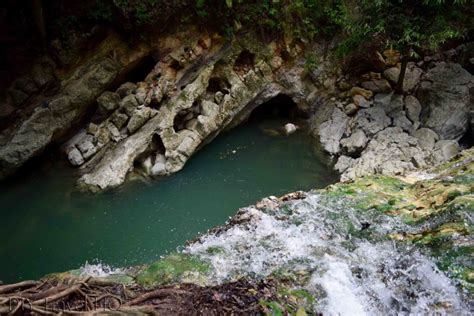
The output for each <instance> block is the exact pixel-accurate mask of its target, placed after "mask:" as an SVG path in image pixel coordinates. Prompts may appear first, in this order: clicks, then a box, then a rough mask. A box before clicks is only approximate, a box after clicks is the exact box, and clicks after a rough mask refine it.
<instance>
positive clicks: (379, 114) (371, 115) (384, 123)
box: [354, 107, 392, 137]
mask: <svg viewBox="0 0 474 316" xmlns="http://www.w3.org/2000/svg"><path fill="white" fill-rule="evenodd" d="M354 120H355V128H357V129H361V130H362V131H364V133H365V134H366V136H368V137H371V136H374V135H375V134H377V133H378V132H380V131H382V130H383V129H385V128H386V127H388V126H389V125H390V124H391V123H392V120H391V119H390V118H389V117H388V116H387V115H386V114H385V111H384V110H383V108H381V107H371V108H368V109H362V110H360V111H359V112H358V113H357V115H356V116H355V119H354Z"/></svg>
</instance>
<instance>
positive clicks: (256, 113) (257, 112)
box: [249, 94, 300, 121]
mask: <svg viewBox="0 0 474 316" xmlns="http://www.w3.org/2000/svg"><path fill="white" fill-rule="evenodd" d="M299 117H300V115H299V111H298V106H297V105H296V103H295V102H294V101H293V99H292V98H290V97H289V96H287V95H285V94H278V95H277V96H275V97H273V98H272V99H270V100H268V101H267V102H265V103H263V104H261V105H259V106H258V107H257V108H255V109H254V110H253V111H252V113H251V114H250V117H249V121H262V120H264V119H268V118H288V119H296V118H299Z"/></svg>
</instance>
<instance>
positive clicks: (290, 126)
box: [284, 123, 298, 135]
mask: <svg viewBox="0 0 474 316" xmlns="http://www.w3.org/2000/svg"><path fill="white" fill-rule="evenodd" d="M297 129H298V127H297V126H296V125H295V124H292V123H287V124H285V126H284V130H285V134H286V135H290V134H293V133H294V132H296V130H297Z"/></svg>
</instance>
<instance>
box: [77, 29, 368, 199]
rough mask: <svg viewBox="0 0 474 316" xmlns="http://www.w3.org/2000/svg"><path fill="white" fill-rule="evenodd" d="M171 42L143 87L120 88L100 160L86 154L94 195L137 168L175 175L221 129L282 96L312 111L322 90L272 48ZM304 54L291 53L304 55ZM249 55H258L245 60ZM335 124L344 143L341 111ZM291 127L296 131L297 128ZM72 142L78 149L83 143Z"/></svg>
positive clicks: (87, 181)
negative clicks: (317, 91) (277, 57)
mask: <svg viewBox="0 0 474 316" xmlns="http://www.w3.org/2000/svg"><path fill="white" fill-rule="evenodd" d="M203 37H204V38H203ZM163 42H166V41H163ZM169 43H172V44H170V45H171V46H170V47H168V48H167V49H166V50H163V51H169V52H170V53H169V54H168V55H165V56H164V57H162V58H161V59H160V60H159V61H158V62H157V64H156V65H155V67H153V69H151V70H150V73H149V74H148V75H147V76H146V77H145V79H144V80H143V81H142V82H139V83H137V84H133V83H126V84H124V85H122V86H121V87H120V88H119V89H118V90H117V91H116V93H117V94H118V95H119V96H120V98H121V100H120V101H119V107H118V108H115V109H114V110H113V112H112V113H111V114H110V116H109V117H107V118H106V119H105V120H104V121H103V122H102V123H100V124H99V126H98V129H99V130H102V129H105V130H107V131H108V132H109V133H108V136H109V138H108V141H106V142H105V143H102V142H100V141H99V140H98V133H97V134H94V135H93V137H94V141H96V143H97V144H98V145H97V146H96V147H97V148H98V152H99V151H100V155H98V154H97V155H94V156H93V157H90V158H86V157H84V162H82V165H81V170H82V171H83V175H82V176H81V178H80V179H79V185H80V186H81V187H83V188H85V189H87V190H90V191H93V192H96V191H101V190H106V189H109V188H113V187H116V186H118V185H120V184H122V183H123V182H124V181H125V180H126V178H127V176H128V175H129V174H130V173H131V172H133V171H134V168H141V169H143V170H141V169H140V173H141V174H147V175H150V176H165V175H169V174H172V173H174V172H177V171H179V170H181V169H182V168H183V167H184V165H185V164H186V162H187V161H188V159H189V158H190V157H191V156H192V155H193V154H194V153H195V152H196V151H197V150H198V149H199V148H200V147H202V146H204V145H205V144H207V143H208V142H210V141H211V140H212V139H213V138H214V137H216V136H217V135H218V134H219V133H220V132H221V131H224V130H226V129H230V128H233V127H234V126H236V125H238V124H240V123H242V122H244V121H245V120H246V119H247V118H248V117H249V115H250V113H251V112H252V111H253V110H254V109H255V108H256V107H257V106H259V105H261V104H262V103H264V102H266V101H268V100H270V99H272V98H273V97H275V96H277V95H278V94H281V93H284V94H286V95H287V96H289V97H291V98H292V99H293V101H294V102H295V103H296V104H297V106H298V108H299V110H300V111H307V110H308V108H309V106H310V104H311V103H313V102H314V100H315V93H308V91H313V90H315V89H316V88H315V86H314V84H313V83H312V82H311V81H309V80H308V81H305V80H304V78H305V76H304V67H302V66H301V64H298V63H296V64H295V65H290V66H287V65H282V64H275V63H272V62H270V61H271V60H274V58H273V57H275V56H274V55H275V52H274V51H273V50H272V49H269V48H268V47H267V46H265V45H266V44H263V43H255V41H253V40H250V39H248V40H245V41H243V40H242V39H240V40H239V39H235V40H233V41H232V42H229V43H226V44H225V45H224V41H210V39H209V37H208V35H207V34H205V35H203V34H197V35H196V36H195V37H193V38H190V37H189V36H188V37H186V38H185V39H183V41H180V40H177V39H176V38H173V40H172V41H170V42H169ZM203 43H208V44H206V45H205V47H204V46H202V45H203ZM270 48H271V47H270ZM300 53H301V51H300ZM300 53H297V52H296V53H292V54H293V55H291V56H294V57H293V58H299V54H300ZM242 54H245V56H247V57H248V56H251V58H241V57H240V56H241V55H242ZM270 57H272V58H270ZM237 64H238V65H237ZM274 67H278V68H277V69H275V68H274ZM276 70H278V71H276ZM323 81H324V80H323ZM359 89H360V88H359ZM364 91H365V90H363V89H362V92H364ZM320 93H321V92H320ZM367 93H371V92H370V91H368V92H367ZM334 120H335V123H336V125H337V124H340V125H341V126H339V125H338V126H337V127H332V126H327V128H328V129H329V130H330V131H329V130H328V133H327V135H328V136H329V135H330V134H331V135H330V137H331V138H333V134H334V133H333V131H334V130H337V131H336V132H337V134H338V135H339V136H338V138H337V139H334V140H330V142H331V141H332V143H331V145H329V146H335V144H337V146H339V140H340V138H341V137H342V134H343V133H344V128H343V127H342V125H346V124H347V122H348V120H349V118H348V117H347V116H346V115H345V114H344V113H343V112H342V111H340V110H339V112H338V113H335V114H334ZM339 120H342V122H339ZM125 127H126V128H125ZM286 129H287V130H288V133H291V132H294V131H295V130H296V126H294V125H291V124H290V125H287V126H286ZM323 130H324V129H323ZM329 132H330V133H329ZM104 140H106V138H104ZM99 144H100V146H99ZM71 145H73V146H74V147H75V148H78V144H77V142H72V144H71ZM335 150H336V149H335ZM75 163H76V164H81V161H80V160H78V161H77V162H75Z"/></svg>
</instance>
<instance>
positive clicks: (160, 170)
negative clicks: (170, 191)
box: [151, 154, 166, 176]
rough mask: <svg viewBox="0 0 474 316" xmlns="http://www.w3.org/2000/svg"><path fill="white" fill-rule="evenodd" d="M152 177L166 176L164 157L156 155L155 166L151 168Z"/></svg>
mask: <svg viewBox="0 0 474 316" xmlns="http://www.w3.org/2000/svg"><path fill="white" fill-rule="evenodd" d="M151 175H152V176H163V175H166V158H165V156H164V155H160V154H159V155H156V159H155V164H154V165H153V167H152V168H151Z"/></svg>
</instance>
